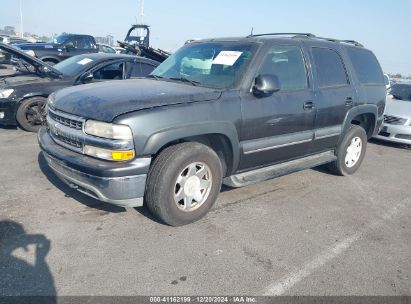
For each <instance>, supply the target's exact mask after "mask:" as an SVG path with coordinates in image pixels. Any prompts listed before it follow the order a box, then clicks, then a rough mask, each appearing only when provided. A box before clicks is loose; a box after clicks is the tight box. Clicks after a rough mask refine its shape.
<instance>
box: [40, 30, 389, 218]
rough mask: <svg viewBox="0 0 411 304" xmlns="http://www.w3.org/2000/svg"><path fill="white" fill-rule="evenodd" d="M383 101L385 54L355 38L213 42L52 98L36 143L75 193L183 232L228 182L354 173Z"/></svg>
mask: <svg viewBox="0 0 411 304" xmlns="http://www.w3.org/2000/svg"><path fill="white" fill-rule="evenodd" d="M385 99H386V92H385V84H384V77H383V73H382V71H381V68H380V65H379V63H378V61H377V59H376V57H375V56H374V54H373V53H372V52H371V51H369V50H367V49H365V48H364V47H363V46H362V45H360V44H359V43H357V42H355V41H346V40H336V39H328V38H321V37H316V36H314V35H311V34H265V35H253V36H248V37H241V38H224V39H209V40H202V41H193V42H191V43H188V44H186V45H185V46H183V47H182V48H181V49H180V50H178V51H177V52H176V53H174V54H173V55H172V56H170V57H169V58H168V59H167V60H166V61H164V62H163V63H162V64H161V65H159V66H158V67H157V68H156V69H155V70H154V71H153V72H152V73H151V75H150V76H149V77H148V78H144V79H136V80H125V81H122V82H105V83H98V84H92V85H85V86H81V87H73V88H68V89H64V90H61V91H58V92H57V93H55V94H53V95H51V96H50V98H49V100H48V106H47V107H48V113H47V122H48V125H47V126H45V127H43V128H42V129H41V130H40V131H39V134H38V138H39V143H40V146H41V149H42V151H43V155H44V157H45V158H46V160H47V162H48V164H49V166H50V167H51V168H52V169H53V170H54V172H55V173H56V174H57V175H58V176H60V177H61V179H62V180H63V181H65V182H66V183H67V184H69V185H70V186H71V187H73V188H76V189H78V190H79V191H81V192H83V193H84V194H86V195H89V196H92V197H95V198H96V199H99V200H101V201H104V202H108V203H113V204H116V205H119V206H125V207H136V206H142V205H143V204H146V206H147V207H148V208H149V209H150V211H151V212H152V213H153V214H154V215H155V216H156V217H158V218H159V219H160V220H162V221H163V222H165V223H167V224H169V225H174V226H178V225H184V224H187V223H190V222H193V221H196V220H198V219H200V218H201V217H202V216H204V215H205V214H206V213H207V211H208V210H209V209H210V208H211V207H212V206H213V204H214V202H215V201H216V199H217V196H218V194H219V192H220V188H221V185H222V183H224V184H226V185H228V186H231V187H240V186H245V185H248V184H251V183H255V182H258V181H262V180H266V179H270V178H273V177H276V176H280V175H283V174H287V173H291V172H295V171H298V170H302V169H306V168H310V167H314V166H318V165H322V164H328V166H329V168H330V170H331V171H332V172H334V173H336V174H339V175H348V174H353V173H354V172H355V171H357V170H358V168H359V167H360V165H361V162H362V160H363V158H364V156H365V151H366V146H367V140H368V138H370V137H371V136H373V135H375V134H377V133H378V131H379V129H380V126H381V124H382V122H383V113H384V107H385ZM341 182H343V180H341Z"/></svg>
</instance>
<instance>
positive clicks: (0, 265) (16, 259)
mask: <svg viewBox="0 0 411 304" xmlns="http://www.w3.org/2000/svg"><path fill="white" fill-rule="evenodd" d="M50 249H51V242H50V240H49V239H47V238H46V236H45V235H44V234H28V233H27V232H26V231H25V229H24V227H23V225H21V224H19V223H17V222H14V221H11V220H3V221H0V273H1V276H0V295H1V296H12V297H16V296H17V297H19V299H20V297H27V296H30V297H33V296H36V297H37V296H41V297H42V299H43V300H44V301H42V303H57V301H56V288H55V285H54V279H53V275H52V273H51V271H50V269H49V267H48V265H47V262H46V256H47V254H48V253H49V251H50ZM32 250H34V252H33V254H34V259H32V260H33V261H34V263H28V262H27V261H26V259H25V258H23V257H24V256H26V255H31V253H32ZM22 256H23V257H22ZM30 260H31V259H30ZM43 297H44V298H43ZM15 300H16V299H13V298H10V301H11V302H13V303H14V301H15ZM0 302H1V300H0ZM23 302H25V301H23ZM28 302H30V301H28ZM28 302H27V303H28ZM4 303H5V302H4ZM19 303H20V302H19ZM21 303H22V302H21Z"/></svg>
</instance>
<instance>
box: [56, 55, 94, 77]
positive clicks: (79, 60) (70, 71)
mask: <svg viewBox="0 0 411 304" xmlns="http://www.w3.org/2000/svg"><path fill="white" fill-rule="evenodd" d="M92 62H93V59H91V58H88V56H87V55H79V56H74V57H70V58H68V59H66V60H63V61H61V62H59V63H57V64H56V65H55V66H53V68H55V69H56V70H57V71H59V72H61V73H62V74H63V75H66V76H76V75H77V74H79V73H80V72H82V71H83V70H84V69H86V68H88V67H89V66H90V65H91V64H92Z"/></svg>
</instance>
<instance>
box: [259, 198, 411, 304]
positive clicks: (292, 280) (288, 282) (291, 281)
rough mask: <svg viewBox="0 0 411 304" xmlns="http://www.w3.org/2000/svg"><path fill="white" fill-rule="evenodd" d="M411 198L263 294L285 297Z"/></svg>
mask: <svg viewBox="0 0 411 304" xmlns="http://www.w3.org/2000/svg"><path fill="white" fill-rule="evenodd" d="M410 202H411V198H410V197H407V198H406V199H404V200H402V201H401V202H400V203H398V204H397V205H395V206H394V207H392V208H390V209H389V210H388V211H387V212H384V213H383V214H381V215H380V219H378V220H375V221H373V222H371V223H370V224H369V225H367V226H366V227H365V228H364V229H362V230H361V231H358V232H356V233H354V234H353V235H351V236H349V237H347V238H345V239H344V240H342V241H340V242H338V243H337V244H336V245H335V246H333V247H331V248H329V249H327V250H325V251H324V252H323V253H321V254H320V255H318V256H317V257H315V258H314V259H313V260H312V261H310V262H308V263H307V264H305V265H304V266H303V267H302V268H301V269H299V270H296V271H294V272H291V273H289V274H288V275H286V276H284V277H283V278H281V279H279V280H277V281H274V282H273V283H272V284H270V285H269V286H267V288H265V289H264V291H263V294H264V295H266V296H280V295H283V294H284V293H285V292H286V291H287V290H289V289H290V288H292V287H293V286H294V285H296V284H297V283H299V282H300V281H301V280H303V279H304V278H306V277H308V276H310V275H311V274H312V273H313V272H314V271H315V270H316V269H318V268H320V267H322V266H324V265H325V264H326V263H328V262H329V261H330V260H332V259H335V258H336V257H338V256H339V255H341V254H342V253H343V252H344V251H346V250H347V249H348V248H349V247H350V246H351V245H352V244H353V243H355V242H356V241H358V240H360V239H361V238H362V237H363V236H364V235H366V234H367V233H369V232H370V231H371V230H374V229H376V228H377V227H379V226H381V225H383V224H384V222H385V221H390V220H392V219H393V218H394V217H395V216H396V215H398V214H400V212H401V211H402V210H403V209H405V208H407V207H409V205H410Z"/></svg>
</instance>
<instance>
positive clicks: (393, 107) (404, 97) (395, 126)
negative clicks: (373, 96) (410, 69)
mask: <svg viewBox="0 0 411 304" xmlns="http://www.w3.org/2000/svg"><path fill="white" fill-rule="evenodd" d="M375 138H378V139H381V140H386V141H390V142H396V143H402V144H408V145H411V84H405V83H402V84H394V85H393V86H392V87H391V88H390V89H389V91H388V96H387V104H386V107H385V114H384V125H383V128H382V129H381V131H380V133H379V134H378V135H377V136H375Z"/></svg>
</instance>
